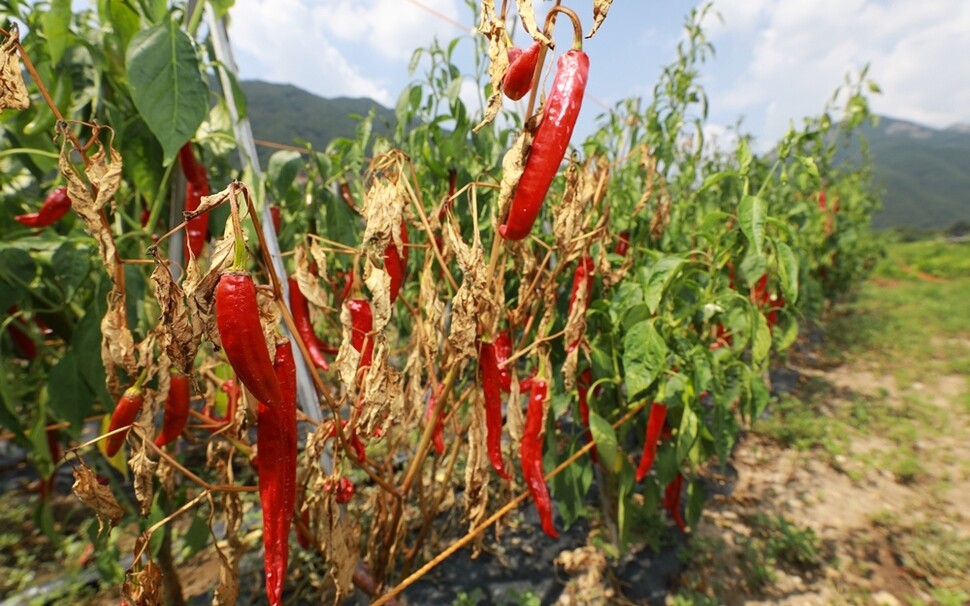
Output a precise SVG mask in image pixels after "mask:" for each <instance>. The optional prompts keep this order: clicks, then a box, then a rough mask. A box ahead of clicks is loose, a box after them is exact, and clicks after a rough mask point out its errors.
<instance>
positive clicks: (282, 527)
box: [256, 342, 297, 606]
mask: <svg viewBox="0 0 970 606" xmlns="http://www.w3.org/2000/svg"><path fill="white" fill-rule="evenodd" d="M273 367H274V371H275V373H276V377H277V382H278V383H279V386H280V391H281V392H282V399H281V400H280V401H279V402H278V403H277V404H276V405H273V406H267V405H266V404H263V403H262V402H260V404H259V406H258V407H257V417H256V449H257V452H258V453H259V468H258V470H257V476H258V481H259V482H258V483H259V502H260V504H261V505H262V510H263V549H264V552H265V553H264V556H263V562H264V567H265V572H266V595H267V597H268V598H269V603H270V604H271V605H272V606H276V605H279V604H282V603H283V601H282V600H283V584H284V582H285V581H286V564H287V560H288V559H289V553H290V546H289V542H288V539H289V536H290V526H291V525H292V523H293V508H294V506H295V505H296V457H297V451H296V364H295V362H294V360H293V348H292V346H291V345H290V343H289V342H287V343H283V344H282V345H278V346H277V347H276V356H275V360H274V363H273Z"/></svg>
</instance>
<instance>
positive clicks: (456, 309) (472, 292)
mask: <svg viewBox="0 0 970 606" xmlns="http://www.w3.org/2000/svg"><path fill="white" fill-rule="evenodd" d="M444 232H445V240H446V241H447V242H448V244H449V246H451V248H452V249H453V250H454V251H455V256H456V258H457V260H458V265H459V267H461V271H462V283H461V286H460V287H459V288H458V292H457V293H455V296H454V298H453V299H452V301H451V332H450V333H449V334H448V340H449V341H450V342H451V345H452V347H454V348H455V351H456V353H457V355H458V358H459V359H461V358H474V357H476V356H477V355H478V351H477V349H476V347H475V338H476V337H477V336H478V320H479V318H480V317H483V316H485V317H491V316H492V315H493V314H492V310H491V308H492V306H493V305H494V304H495V300H494V299H493V298H492V297H491V296H490V295H489V292H488V289H487V286H488V285H487V283H486V281H487V279H488V278H487V274H488V267H487V266H486V263H485V251H484V250H483V249H482V246H481V243H480V242H477V241H476V242H475V243H474V244H472V245H468V244H465V242H464V241H463V240H462V239H461V235H460V232H459V226H458V222H457V221H456V220H455V219H454V218H453V217H451V218H449V220H448V222H447V223H446V224H445V229H444Z"/></svg>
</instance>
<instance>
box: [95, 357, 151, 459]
mask: <svg viewBox="0 0 970 606" xmlns="http://www.w3.org/2000/svg"><path fill="white" fill-rule="evenodd" d="M143 378H144V375H143V377H142V378H139V379H138V381H137V382H136V383H135V384H134V385H132V386H131V387H129V388H128V389H127V390H125V393H124V395H122V396H121V398H120V399H119V400H118V403H117V404H116V405H115V409H114V412H112V413H111V423H110V424H109V425H108V432H109V433H110V432H112V431H115V430H116V429H121V428H122V427H128V428H129V429H130V425H131V424H132V423H134V422H135V419H136V418H137V417H138V412H139V411H140V410H141V405H142V403H143V402H144V401H145V395H144V393H143V392H142V389H141V382H142V380H143ZM129 429H126V430H124V431H121V432H118V433H116V434H114V435H111V436H108V438H107V439H106V440H105V444H104V450H105V454H107V455H108V458H111V457H113V456H115V455H116V454H118V451H119V450H121V445H122V444H124V443H125V437H126V436H127V435H128V431H129Z"/></svg>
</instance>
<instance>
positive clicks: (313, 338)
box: [286, 278, 330, 371]
mask: <svg viewBox="0 0 970 606" xmlns="http://www.w3.org/2000/svg"><path fill="white" fill-rule="evenodd" d="M286 281H287V284H288V285H289V289H290V313H292V314H293V322H294V323H295V324H296V331H297V332H298V333H300V338H301V339H303V343H304V344H305V345H306V348H307V350H308V351H309V352H310V359H311V360H312V361H313V365H314V366H316V367H317V368H319V369H320V370H324V371H327V370H330V364H328V363H327V359H326V358H325V357H323V343H322V342H321V341H320V339H319V338H318V337H317V333H316V331H315V330H314V329H313V321H312V320H311V319H310V303H309V301H307V299H306V297H305V296H303V293H302V292H300V285H299V283H298V282H297V281H296V280H295V279H294V278H287V280H286Z"/></svg>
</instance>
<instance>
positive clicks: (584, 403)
mask: <svg viewBox="0 0 970 606" xmlns="http://www.w3.org/2000/svg"><path fill="white" fill-rule="evenodd" d="M592 384H593V373H592V371H590V369H588V368H586V369H584V370H583V372H581V373H580V375H579V378H578V379H577V380H576V391H577V393H578V394H579V418H580V420H581V421H582V422H583V427H584V428H585V429H586V442H592V441H593V432H592V431H590V429H589V388H590V386H591V385H592ZM589 456H590V458H591V459H593V463H599V454H598V453H597V452H596V447H595V446H593V448H592V449H591V450H590V451H589Z"/></svg>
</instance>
